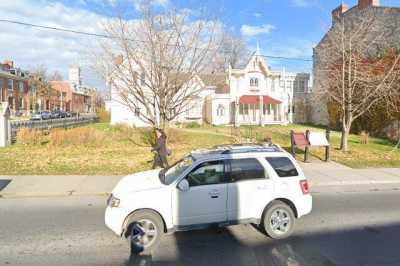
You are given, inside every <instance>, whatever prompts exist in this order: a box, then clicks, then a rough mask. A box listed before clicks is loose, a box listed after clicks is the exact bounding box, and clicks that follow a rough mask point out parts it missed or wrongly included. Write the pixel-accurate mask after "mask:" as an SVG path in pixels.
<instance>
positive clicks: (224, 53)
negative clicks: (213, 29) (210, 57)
mask: <svg viewBox="0 0 400 266" xmlns="http://www.w3.org/2000/svg"><path fill="white" fill-rule="evenodd" d="M250 56H251V52H250V50H249V48H248V46H247V43H246V41H245V40H244V39H243V37H242V36H240V35H239V36H237V35H234V34H233V33H230V32H224V33H223V39H222V43H221V46H220V49H219V50H218V53H217V55H216V57H215V60H214V65H213V67H214V69H213V70H214V71H217V72H224V71H226V70H227V69H228V67H229V65H230V66H231V67H232V68H237V67H239V66H240V65H241V64H244V63H246V61H247V60H249V58H250Z"/></svg>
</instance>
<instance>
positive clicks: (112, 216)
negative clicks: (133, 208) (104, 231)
mask: <svg viewBox="0 0 400 266" xmlns="http://www.w3.org/2000/svg"><path fill="white" fill-rule="evenodd" d="M126 216H127V214H126V212H125V211H124V209H122V208H119V207H117V208H111V207H110V206H107V208H106V212H105V215H104V221H105V224H106V226H107V227H108V228H110V229H111V230H112V231H113V232H114V233H115V234H117V235H118V236H122V233H123V231H122V226H123V224H124V221H125V218H126Z"/></svg>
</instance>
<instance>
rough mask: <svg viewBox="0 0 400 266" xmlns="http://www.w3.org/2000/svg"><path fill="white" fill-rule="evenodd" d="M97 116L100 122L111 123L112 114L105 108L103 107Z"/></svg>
mask: <svg viewBox="0 0 400 266" xmlns="http://www.w3.org/2000/svg"><path fill="white" fill-rule="evenodd" d="M97 118H98V121H99V122H100V123H109V122H110V120H111V114H110V112H108V111H106V110H105V109H101V110H100V111H98V112H97Z"/></svg>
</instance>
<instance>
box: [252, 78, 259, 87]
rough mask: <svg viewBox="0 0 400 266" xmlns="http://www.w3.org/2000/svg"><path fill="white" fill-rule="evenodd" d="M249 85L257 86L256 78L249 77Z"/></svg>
mask: <svg viewBox="0 0 400 266" xmlns="http://www.w3.org/2000/svg"><path fill="white" fill-rule="evenodd" d="M250 87H258V78H251V79H250Z"/></svg>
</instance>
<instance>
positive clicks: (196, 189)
mask: <svg viewBox="0 0 400 266" xmlns="http://www.w3.org/2000/svg"><path fill="white" fill-rule="evenodd" d="M225 168H226V166H225V162H224V161H209V162H203V163H200V164H199V165H197V166H196V167H195V168H193V170H192V171H190V173H189V174H188V175H187V176H186V177H185V179H187V180H188V182H189V190H188V191H180V190H179V189H178V188H175V190H174V192H173V197H172V202H173V213H174V216H173V219H174V220H173V222H174V224H175V225H177V226H186V225H199V224H208V223H218V222H225V221H226V220H227V211H226V202H227V179H226V176H225Z"/></svg>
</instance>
